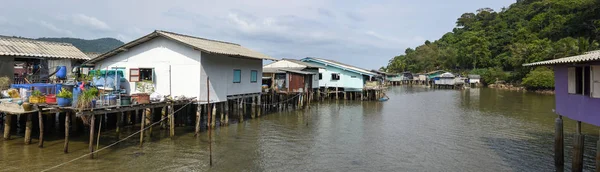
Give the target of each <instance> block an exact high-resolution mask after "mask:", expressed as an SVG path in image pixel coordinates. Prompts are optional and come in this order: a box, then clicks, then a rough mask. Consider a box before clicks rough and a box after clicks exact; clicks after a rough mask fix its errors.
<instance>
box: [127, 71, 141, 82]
mask: <svg viewBox="0 0 600 172" xmlns="http://www.w3.org/2000/svg"><path fill="white" fill-rule="evenodd" d="M139 81H140V69H136V68H131V69H129V82H139Z"/></svg>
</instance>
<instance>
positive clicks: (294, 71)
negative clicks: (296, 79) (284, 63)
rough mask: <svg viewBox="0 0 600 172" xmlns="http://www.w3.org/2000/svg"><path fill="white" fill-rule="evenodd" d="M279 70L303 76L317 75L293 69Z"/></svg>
mask: <svg viewBox="0 0 600 172" xmlns="http://www.w3.org/2000/svg"><path fill="white" fill-rule="evenodd" d="M279 70H282V71H286V72H292V73H299V74H304V75H314V74H317V73H316V72H308V71H301V70H294V69H279Z"/></svg>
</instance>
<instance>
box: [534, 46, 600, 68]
mask: <svg viewBox="0 0 600 172" xmlns="http://www.w3.org/2000/svg"><path fill="white" fill-rule="evenodd" d="M597 60H600V50H596V51H590V52H586V53H584V54H582V55H577V56H571V57H564V58H559V59H553V60H546V61H540V62H534V63H527V64H523V66H541V65H554V64H564V63H581V62H589V61H597Z"/></svg>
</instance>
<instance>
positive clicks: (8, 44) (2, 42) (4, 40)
mask: <svg viewBox="0 0 600 172" xmlns="http://www.w3.org/2000/svg"><path fill="white" fill-rule="evenodd" d="M0 56H21V57H42V58H66V59H81V60H88V59H89V58H88V56H86V55H85V54H84V53H83V52H81V51H80V50H79V49H77V48H76V47H75V46H73V45H71V44H69V43H60V42H47V41H38V40H33V39H26V38H16V37H9V36H0Z"/></svg>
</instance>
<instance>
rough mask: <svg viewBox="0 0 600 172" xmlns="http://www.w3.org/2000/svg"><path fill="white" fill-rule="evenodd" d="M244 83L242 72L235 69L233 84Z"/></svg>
mask: <svg viewBox="0 0 600 172" xmlns="http://www.w3.org/2000/svg"><path fill="white" fill-rule="evenodd" d="M240 82H242V70H239V69H235V70H233V83H240Z"/></svg>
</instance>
